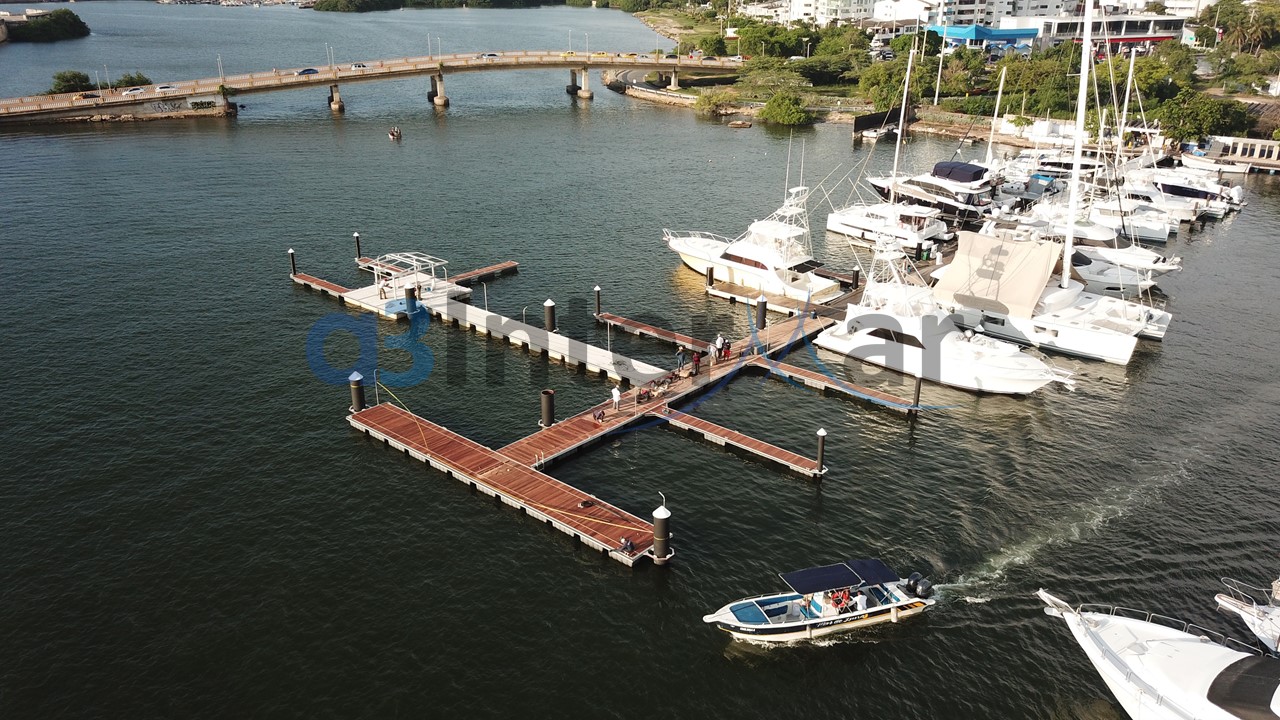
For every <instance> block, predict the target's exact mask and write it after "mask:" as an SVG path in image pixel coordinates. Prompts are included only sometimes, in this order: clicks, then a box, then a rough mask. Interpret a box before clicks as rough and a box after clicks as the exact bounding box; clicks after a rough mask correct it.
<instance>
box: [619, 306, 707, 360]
mask: <svg viewBox="0 0 1280 720" xmlns="http://www.w3.org/2000/svg"><path fill="white" fill-rule="evenodd" d="M596 322H602V323H605V324H606V325H612V326H613V327H616V328H621V329H623V330H625V331H627V332H629V333H631V334H633V335H641V336H644V337H651V338H657V339H658V340H665V341H667V342H669V343H672V344H673V345H679V346H681V347H684V348H688V349H689V350H697V351H698V352H706V350H707V348H709V347H711V343H710V342H709V341H707V340H699V339H698V338H696V337H693V336H691V335H685V334H684V333H678V332H676V331H674V330H668V329H666V328H660V327H656V326H654V325H650V324H648V323H642V322H640V321H639V320H632V319H631V318H624V317H622V316H621V315H614V314H613V313H600V314H599V315H596Z"/></svg>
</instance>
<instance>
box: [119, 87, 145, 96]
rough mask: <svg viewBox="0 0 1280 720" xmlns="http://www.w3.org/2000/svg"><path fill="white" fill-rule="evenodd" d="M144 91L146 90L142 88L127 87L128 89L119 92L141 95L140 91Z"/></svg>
mask: <svg viewBox="0 0 1280 720" xmlns="http://www.w3.org/2000/svg"><path fill="white" fill-rule="evenodd" d="M144 92H146V91H145V90H143V89H142V88H129V89H128V90H125V91H124V92H121V93H120V94H121V95H141V94H142V93H144Z"/></svg>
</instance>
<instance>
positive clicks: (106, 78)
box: [102, 63, 111, 88]
mask: <svg viewBox="0 0 1280 720" xmlns="http://www.w3.org/2000/svg"><path fill="white" fill-rule="evenodd" d="M102 79H103V80H104V81H106V83H107V87H108V88H110V87H111V73H109V72H107V64H106V63H103V64H102Z"/></svg>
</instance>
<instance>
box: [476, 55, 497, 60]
mask: <svg viewBox="0 0 1280 720" xmlns="http://www.w3.org/2000/svg"><path fill="white" fill-rule="evenodd" d="M476 59H477V60H497V59H498V53H483V54H480V55H477V56H476Z"/></svg>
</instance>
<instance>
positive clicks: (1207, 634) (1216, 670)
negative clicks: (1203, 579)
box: [1036, 590, 1280, 720]
mask: <svg viewBox="0 0 1280 720" xmlns="http://www.w3.org/2000/svg"><path fill="white" fill-rule="evenodd" d="M1036 594H1037V595H1038V596H1039V597H1040V599H1041V600H1042V601H1044V603H1045V605H1046V607H1045V613H1046V614H1047V615H1049V616H1051V617H1057V618H1062V620H1063V621H1065V622H1066V623H1067V627H1068V628H1069V629H1070V630H1071V634H1072V636H1073V637H1074V638H1075V640H1076V642H1077V643H1079V644H1080V647H1081V648H1082V649H1083V650H1084V653H1085V655H1086V656H1087V657H1088V658H1089V661H1090V662H1092V663H1093V667H1094V669H1096V670H1097V671H1098V674H1099V675H1101V676H1102V680H1103V682H1105V683H1106V684H1107V687H1108V688H1110V690H1111V692H1112V694H1113V695H1115V697H1116V700H1117V701H1118V702H1119V703H1120V706H1121V707H1123V708H1124V709H1125V712H1127V713H1129V716H1130V717H1132V718H1134V719H1135V720H1138V719H1139V718H1141V720H1191V719H1196V720H1230V719H1232V718H1239V719H1240V720H1263V719H1264V718H1278V717H1280V714H1277V711H1276V708H1280V692H1277V687H1280V661H1277V660H1276V659H1274V658H1270V657H1265V656H1262V655H1261V654H1260V653H1259V652H1258V651H1257V650H1256V649H1254V648H1252V647H1250V646H1248V645H1245V644H1244V643H1240V642H1238V641H1235V640H1232V639H1230V638H1227V637H1226V636H1224V635H1222V634H1220V633H1216V632H1213V631H1212V630H1207V629H1205V628H1202V627H1199V626H1197V625H1191V624H1189V623H1184V622H1181V621H1178V620H1175V619H1173V618H1170V617H1165V616H1163V615H1154V614H1151V613H1143V612H1139V611H1136V610H1128V609H1126V608H1118V607H1111V606H1106V605H1081V606H1080V607H1077V608H1073V607H1071V606H1070V605H1068V604H1067V603H1065V602H1063V601H1062V600H1059V599H1058V598H1056V597H1054V596H1053V595H1050V594H1049V593H1048V592H1046V591H1044V590H1040V591H1039V592H1037V593H1036Z"/></svg>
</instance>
